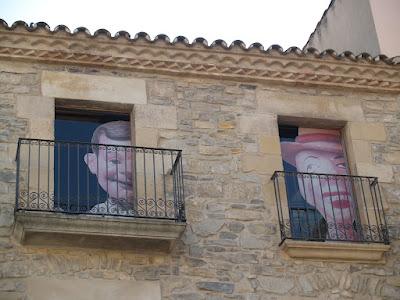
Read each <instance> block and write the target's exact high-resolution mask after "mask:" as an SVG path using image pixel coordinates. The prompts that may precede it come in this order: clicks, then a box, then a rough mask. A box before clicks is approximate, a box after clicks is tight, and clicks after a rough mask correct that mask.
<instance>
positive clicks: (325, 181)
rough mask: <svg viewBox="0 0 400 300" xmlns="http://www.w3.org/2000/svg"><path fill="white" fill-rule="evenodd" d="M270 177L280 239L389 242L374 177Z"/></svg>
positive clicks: (293, 174)
mask: <svg viewBox="0 0 400 300" xmlns="http://www.w3.org/2000/svg"><path fill="white" fill-rule="evenodd" d="M271 179H272V180H273V183H274V189H275V199H276V207H277V211H278V219H279V226H280V233H281V239H282V242H283V241H284V240H285V239H298V240H311V241H348V242H350V241H351V242H370V243H385V244H389V234H388V228H387V224H386V220H385V213H384V208H383V204H382V197H381V191H380V188H379V184H378V179H377V178H376V177H362V176H349V175H331V174H315V173H300V172H283V171H276V172H275V173H274V174H273V176H272V177H271Z"/></svg>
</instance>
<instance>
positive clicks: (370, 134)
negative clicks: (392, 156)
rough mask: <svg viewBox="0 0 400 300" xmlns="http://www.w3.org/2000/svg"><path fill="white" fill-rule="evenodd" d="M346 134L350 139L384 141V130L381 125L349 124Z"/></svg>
mask: <svg viewBox="0 0 400 300" xmlns="http://www.w3.org/2000/svg"><path fill="white" fill-rule="evenodd" d="M348 132H349V134H350V136H351V138H352V139H358V140H366V141H386V130H385V126H384V125H383V123H366V122H350V123H349V124H348Z"/></svg>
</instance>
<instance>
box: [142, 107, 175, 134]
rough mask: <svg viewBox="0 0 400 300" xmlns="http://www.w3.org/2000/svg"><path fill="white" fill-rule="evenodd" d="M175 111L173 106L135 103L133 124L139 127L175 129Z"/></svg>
mask: <svg viewBox="0 0 400 300" xmlns="http://www.w3.org/2000/svg"><path fill="white" fill-rule="evenodd" d="M177 124H178V122H177V113H176V108H175V107H173V106H163V105H152V104H147V105H143V104H138V105H135V126H136V130H139V128H146V127H148V128H159V129H177V126H178V125H177Z"/></svg>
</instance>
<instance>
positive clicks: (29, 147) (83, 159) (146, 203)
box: [16, 138, 186, 222]
mask: <svg viewBox="0 0 400 300" xmlns="http://www.w3.org/2000/svg"><path fill="white" fill-rule="evenodd" d="M16 162H17V181H16V210H30V211H48V212H54V213H69V214H71V213H73V214H94V215H114V216H124V217H135V218H157V219H170V220H175V221H178V222H184V221H185V219H186V218H185V208H184V186H183V168H182V151H181V150H176V149H160V148H145V147H137V146H123V145H105V144H91V143H83V142H68V141H52V140H41V139H22V138H21V139H19V141H18V147H17V155H16Z"/></svg>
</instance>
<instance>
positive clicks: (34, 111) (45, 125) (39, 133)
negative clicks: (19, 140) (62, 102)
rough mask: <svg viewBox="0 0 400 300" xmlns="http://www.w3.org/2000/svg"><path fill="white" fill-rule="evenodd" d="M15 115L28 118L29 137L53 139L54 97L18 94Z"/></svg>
mask: <svg viewBox="0 0 400 300" xmlns="http://www.w3.org/2000/svg"><path fill="white" fill-rule="evenodd" d="M16 110H17V116H18V117H21V118H26V119H28V120H29V135H28V137H29V138H37V139H48V140H52V139H54V116H55V108H54V99H53V98H49V97H41V96H30V95H29V96H26V95H18V96H17V99H16Z"/></svg>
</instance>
